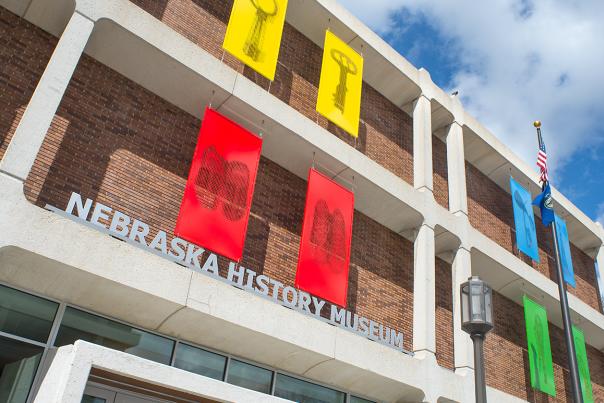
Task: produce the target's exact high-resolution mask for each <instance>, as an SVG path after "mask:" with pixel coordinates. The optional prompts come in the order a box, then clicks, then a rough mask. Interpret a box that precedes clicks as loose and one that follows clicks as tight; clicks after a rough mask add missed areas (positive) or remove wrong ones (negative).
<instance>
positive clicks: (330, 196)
mask: <svg viewBox="0 0 604 403" xmlns="http://www.w3.org/2000/svg"><path fill="white" fill-rule="evenodd" d="M353 214H354V194H353V193H352V192H351V191H349V190H348V189H346V188H344V187H342V186H340V185H338V184H337V183H335V182H334V181H332V180H331V179H329V178H327V177H326V176H324V175H322V174H321V173H319V172H317V171H315V170H314V169H311V170H310V172H309V174H308V190H307V192H306V206H305V208H304V222H303V224H302V239H301V240H300V255H299V258H298V270H297V272H296V287H297V288H300V289H301V290H304V291H307V292H309V293H311V294H314V295H316V296H318V297H321V298H323V299H325V300H327V301H330V302H333V303H334V304H337V305H340V306H346V295H347V293H348V266H349V263H350V243H351V240H352V217H353Z"/></svg>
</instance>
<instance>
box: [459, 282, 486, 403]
mask: <svg viewBox="0 0 604 403" xmlns="http://www.w3.org/2000/svg"><path fill="white" fill-rule="evenodd" d="M492 301H493V294H492V291H491V287H489V286H488V285H487V283H485V282H484V281H482V280H481V279H480V278H479V277H478V276H472V277H470V278H468V281H466V282H465V283H463V284H462V285H461V328H462V329H463V330H464V331H465V332H466V333H469V334H470V337H471V338H472V341H473V342H474V390H475V391H476V402H477V403H486V401H487V387H486V384H485V376H484V352H483V343H484V338H485V335H486V334H487V333H488V332H489V331H490V330H491V329H492V328H493V304H492Z"/></svg>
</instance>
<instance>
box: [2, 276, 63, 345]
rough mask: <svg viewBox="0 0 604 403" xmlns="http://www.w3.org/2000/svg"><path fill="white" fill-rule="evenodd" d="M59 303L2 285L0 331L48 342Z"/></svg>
mask: <svg viewBox="0 0 604 403" xmlns="http://www.w3.org/2000/svg"><path fill="white" fill-rule="evenodd" d="M58 307H59V304H57V303H55V302H52V301H48V300H45V299H43V298H40V297H36V296H33V295H30V294H27V293H24V292H21V291H17V290H15V289H13V288H9V287H4V286H0V331H3V332H5V333H10V334H14V335H17V336H21V337H25V338H27V339H31V340H35V341H39V342H42V343H46V340H47V339H48V334H49V333H50V328H51V327H52V321H53V320H54V318H55V314H56V313H57V309H58Z"/></svg>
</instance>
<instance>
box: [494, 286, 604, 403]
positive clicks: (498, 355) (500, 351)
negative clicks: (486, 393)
mask: <svg viewBox="0 0 604 403" xmlns="http://www.w3.org/2000/svg"><path fill="white" fill-rule="evenodd" d="M493 307H494V321H495V328H494V329H493V331H492V332H491V333H489V335H488V336H487V339H486V342H485V369H486V380H487V384H488V385H489V386H491V387H494V388H497V389H500V390H502V391H504V392H507V393H509V394H512V395H514V396H517V397H519V398H521V399H525V400H528V401H529V402H566V401H568V402H570V401H572V399H571V398H570V396H569V395H568V391H569V390H570V385H569V384H567V383H566V382H568V364H567V360H566V348H565V345H564V335H563V332H562V330H561V329H560V328H558V327H556V326H554V325H552V324H551V323H550V324H549V334H550V341H551V346H552V357H553V362H554V376H555V381H556V398H551V397H550V398H548V397H547V395H546V394H544V393H542V392H538V391H535V390H533V389H532V388H531V386H530V385H531V378H530V372H529V371H530V370H529V362H528V355H527V348H526V346H527V344H526V331H525V326H524V309H523V307H522V306H520V305H518V304H516V303H514V302H512V301H511V300H509V299H507V298H505V297H504V296H502V295H500V294H498V293H496V292H494V293H493ZM587 350H588V352H587V354H588V358H587V359H588V361H589V367H590V375H591V381H592V387H593V391H594V400H595V401H596V402H604V353H602V352H600V351H598V350H596V349H594V348H592V347H590V346H588V348H587Z"/></svg>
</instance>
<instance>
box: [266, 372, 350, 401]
mask: <svg viewBox="0 0 604 403" xmlns="http://www.w3.org/2000/svg"><path fill="white" fill-rule="evenodd" d="M275 396H278V397H282V398H284V399H289V400H293V401H295V402H299V403H344V402H345V401H346V394H345V393H344V392H340V391H337V390H333V389H329V388H326V387H324V386H320V385H315V384H314V383H310V382H306V381H302V380H300V379H296V378H292V377H291V376H287V375H283V374H277V383H276V385H275Z"/></svg>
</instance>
